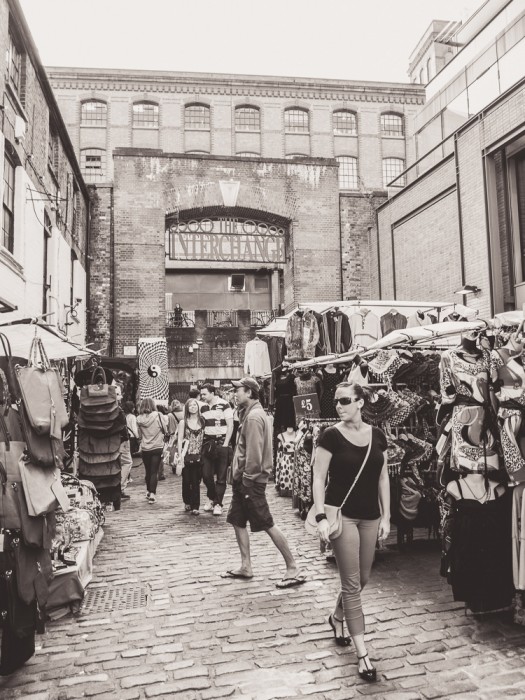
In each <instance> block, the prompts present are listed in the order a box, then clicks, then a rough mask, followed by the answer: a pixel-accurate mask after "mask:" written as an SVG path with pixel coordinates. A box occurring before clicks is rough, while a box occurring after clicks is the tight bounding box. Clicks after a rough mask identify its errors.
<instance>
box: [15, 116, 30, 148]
mask: <svg viewBox="0 0 525 700" xmlns="http://www.w3.org/2000/svg"><path fill="white" fill-rule="evenodd" d="M26 126H27V125H26V121H25V119H22V117H20V116H19V115H18V114H17V115H15V141H17V142H18V141H22V139H23V138H24V136H25V135H26Z"/></svg>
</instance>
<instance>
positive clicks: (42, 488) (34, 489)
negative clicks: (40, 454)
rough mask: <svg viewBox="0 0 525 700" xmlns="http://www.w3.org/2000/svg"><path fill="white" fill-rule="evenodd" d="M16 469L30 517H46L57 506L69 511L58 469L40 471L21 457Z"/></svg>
mask: <svg viewBox="0 0 525 700" xmlns="http://www.w3.org/2000/svg"><path fill="white" fill-rule="evenodd" d="M18 468H19V469H20V475H21V477H22V486H23V488H24V494H25V497H26V503H27V511H28V513H29V515H30V516H33V517H36V516H38V515H46V514H47V513H51V512H53V511H54V510H56V508H57V506H58V505H61V506H62V509H63V510H66V511H67V510H69V498H68V496H67V493H66V491H65V489H64V487H63V486H62V481H61V478H60V469H58V468H56V467H52V468H51V469H41V468H40V467H35V465H34V464H31V462H30V461H28V460H27V459H24V457H22V458H21V459H20V461H19V464H18Z"/></svg>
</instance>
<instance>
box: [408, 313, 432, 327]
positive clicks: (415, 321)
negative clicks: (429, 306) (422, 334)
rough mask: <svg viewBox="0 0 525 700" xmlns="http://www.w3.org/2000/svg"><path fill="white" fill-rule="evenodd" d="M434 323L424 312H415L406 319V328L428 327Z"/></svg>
mask: <svg viewBox="0 0 525 700" xmlns="http://www.w3.org/2000/svg"><path fill="white" fill-rule="evenodd" d="M432 323H434V321H433V320H432V318H431V317H430V315H429V314H428V313H427V312H426V311H425V312H423V311H417V312H416V313H415V314H412V316H409V318H408V328H417V327H418V326H430V325H431V324H432Z"/></svg>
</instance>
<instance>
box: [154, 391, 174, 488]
mask: <svg viewBox="0 0 525 700" xmlns="http://www.w3.org/2000/svg"><path fill="white" fill-rule="evenodd" d="M157 412H158V413H160V414H161V415H162V416H165V417H166V420H167V422H168V428H167V430H166V431H165V432H164V445H166V442H167V441H168V440H169V437H170V422H169V414H170V412H169V409H168V408H167V407H166V406H163V405H162V404H157ZM176 432H177V428H175V433H176ZM159 481H166V474H165V472H164V450H163V452H162V459H161V460H160V466H159Z"/></svg>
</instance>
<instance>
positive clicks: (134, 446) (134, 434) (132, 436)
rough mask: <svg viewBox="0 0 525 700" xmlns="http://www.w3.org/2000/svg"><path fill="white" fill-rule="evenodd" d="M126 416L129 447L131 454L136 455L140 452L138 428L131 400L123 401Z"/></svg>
mask: <svg viewBox="0 0 525 700" xmlns="http://www.w3.org/2000/svg"><path fill="white" fill-rule="evenodd" d="M122 408H123V410H124V414H125V416H126V426H127V429H128V436H129V447H130V452H131V455H132V456H133V455H136V454H138V453H139V452H140V439H139V429H138V427H137V416H136V415H135V405H134V403H133V401H125V402H124V405H123V406H122Z"/></svg>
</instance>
